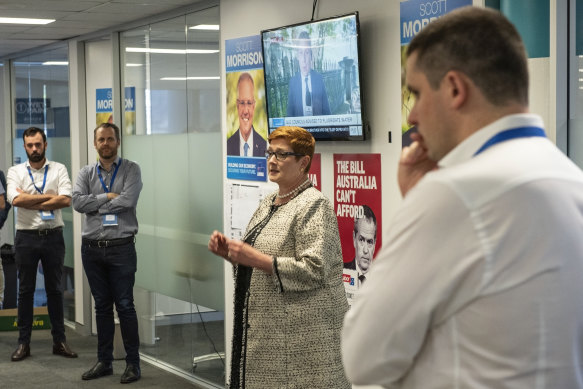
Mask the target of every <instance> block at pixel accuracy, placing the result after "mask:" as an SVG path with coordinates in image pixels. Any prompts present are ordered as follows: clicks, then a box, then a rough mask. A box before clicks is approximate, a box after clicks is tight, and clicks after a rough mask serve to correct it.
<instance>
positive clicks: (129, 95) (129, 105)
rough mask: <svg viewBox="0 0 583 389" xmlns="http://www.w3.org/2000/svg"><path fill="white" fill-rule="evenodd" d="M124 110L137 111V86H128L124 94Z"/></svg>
mask: <svg viewBox="0 0 583 389" xmlns="http://www.w3.org/2000/svg"><path fill="white" fill-rule="evenodd" d="M124 111H125V112H136V87H135V86H126V87H125V96H124Z"/></svg>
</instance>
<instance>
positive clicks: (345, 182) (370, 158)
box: [334, 154, 382, 303]
mask: <svg viewBox="0 0 583 389" xmlns="http://www.w3.org/2000/svg"><path fill="white" fill-rule="evenodd" d="M334 210H335V211H336V217H337V219H338V229H339V231H340V242H341V244H342V258H343V260H344V275H343V279H344V286H345V288H346V294H347V297H348V301H349V303H351V302H352V300H353V299H354V297H355V295H356V292H357V291H358V289H359V288H360V286H361V285H362V283H363V282H364V281H365V280H366V273H367V272H368V270H369V268H370V265H371V263H372V260H373V259H374V257H375V255H376V254H377V253H378V251H379V249H380V247H381V244H382V242H381V240H382V226H381V215H382V196H381V155H380V154H334Z"/></svg>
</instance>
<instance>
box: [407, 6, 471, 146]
mask: <svg viewBox="0 0 583 389" xmlns="http://www.w3.org/2000/svg"><path fill="white" fill-rule="evenodd" d="M467 5H472V0H434V1H427V0H408V1H402V2H401V24H400V25H401V74H403V77H401V135H402V142H403V143H402V146H403V147H405V146H409V145H410V144H411V134H412V133H414V132H416V131H417V128H416V127H415V126H411V125H409V123H408V121H407V118H408V117H409V112H410V111H411V109H412V108H413V105H414V104H415V97H414V96H413V95H412V94H411V93H410V92H409V89H408V88H407V85H406V84H405V76H404V75H405V71H406V69H405V65H406V60H407V55H406V53H407V47H408V46H409V42H411V39H413V37H414V36H415V35H417V33H418V32H419V31H421V29H423V27H425V26H426V25H427V24H429V23H430V22H432V21H434V20H435V19H437V18H439V17H440V16H443V15H445V14H447V13H448V12H451V11H453V10H454V9H456V8H460V7H464V6H467Z"/></svg>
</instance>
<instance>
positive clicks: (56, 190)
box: [6, 127, 77, 362]
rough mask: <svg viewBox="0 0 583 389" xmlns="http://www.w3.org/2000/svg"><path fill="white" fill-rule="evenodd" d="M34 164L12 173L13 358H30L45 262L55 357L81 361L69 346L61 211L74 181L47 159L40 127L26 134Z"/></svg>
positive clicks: (62, 167)
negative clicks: (15, 343) (15, 341)
mask: <svg viewBox="0 0 583 389" xmlns="http://www.w3.org/2000/svg"><path fill="white" fill-rule="evenodd" d="M22 139H23V141H24V150H25V151H26V154H27V156H28V160H27V161H26V162H24V163H21V164H18V165H15V166H12V167H11V168H10V169H8V175H7V184H8V189H7V191H6V193H7V194H8V201H9V202H10V203H11V204H12V205H13V206H14V207H15V208H16V236H15V237H14V249H15V261H16V268H17V269H18V331H19V336H18V347H17V348H16V350H15V351H14V352H13V353H12V356H11V360H12V361H14V362H17V361H22V360H24V359H25V358H27V357H28V356H30V339H31V333H32V326H33V312H34V310H33V305H34V291H35V286H36V274H37V269H38V265H39V262H40V263H41V264H42V269H43V274H44V281H45V290H46V294H47V309H48V312H49V318H50V321H51V334H52V337H53V354H57V355H61V356H64V357H67V358H77V353H75V352H74V351H73V350H71V348H70V347H69V345H68V344H67V342H66V337H65V324H64V313H63V287H62V284H61V279H62V276H63V263H64V260H65V240H64V238H63V226H64V225H65V223H64V222H63V216H62V215H61V209H62V208H66V207H69V206H71V179H70V178H69V174H68V173H67V168H66V167H65V165H63V164H61V163H58V162H54V161H49V160H48V159H47V158H46V157H45V152H46V149H47V137H46V135H45V133H44V131H43V130H41V129H40V128H37V127H30V128H28V129H26V130H25V131H24V133H23V135H22Z"/></svg>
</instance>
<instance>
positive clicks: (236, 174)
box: [225, 35, 267, 181]
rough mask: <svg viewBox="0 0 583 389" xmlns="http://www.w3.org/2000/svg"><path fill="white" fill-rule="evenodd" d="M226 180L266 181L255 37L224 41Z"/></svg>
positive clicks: (261, 91) (260, 66) (262, 89)
mask: <svg viewBox="0 0 583 389" xmlns="http://www.w3.org/2000/svg"><path fill="white" fill-rule="evenodd" d="M225 64H226V77H225V82H226V87H227V93H226V95H227V120H226V123H227V136H226V139H225V142H226V145H227V147H226V149H227V178H232V179H239V180H251V181H267V168H266V166H267V162H266V159H265V150H266V149H267V112H266V108H265V80H264V78H263V53H262V50H261V37H260V36H259V35H254V36H249V37H244V38H237V39H229V40H225Z"/></svg>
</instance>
